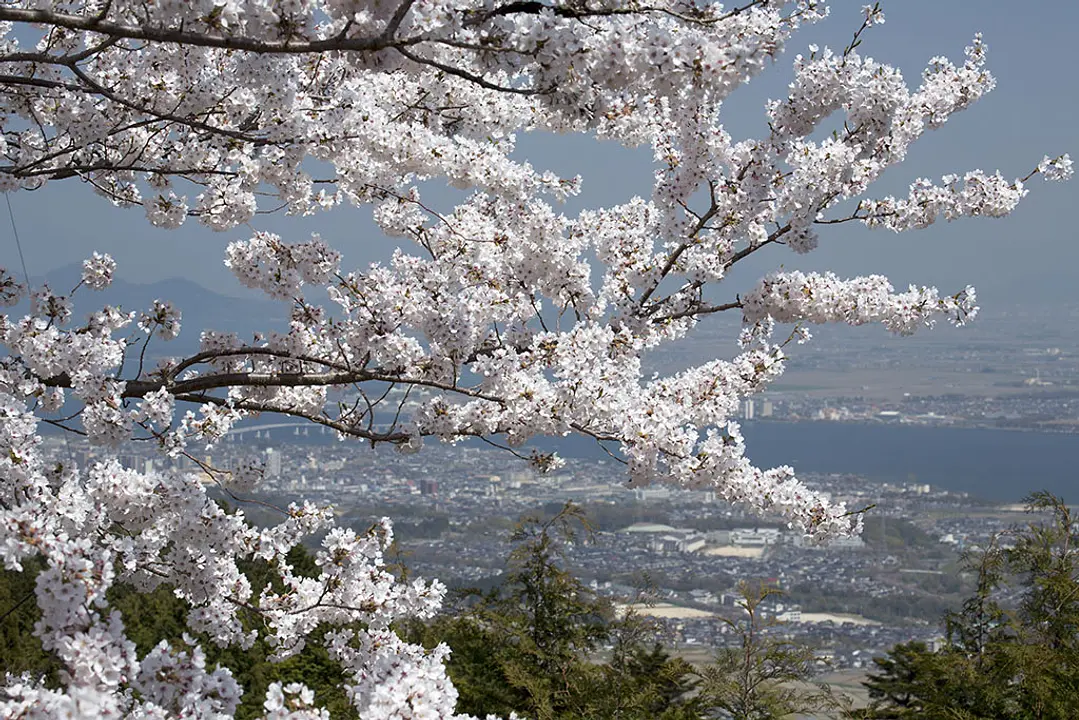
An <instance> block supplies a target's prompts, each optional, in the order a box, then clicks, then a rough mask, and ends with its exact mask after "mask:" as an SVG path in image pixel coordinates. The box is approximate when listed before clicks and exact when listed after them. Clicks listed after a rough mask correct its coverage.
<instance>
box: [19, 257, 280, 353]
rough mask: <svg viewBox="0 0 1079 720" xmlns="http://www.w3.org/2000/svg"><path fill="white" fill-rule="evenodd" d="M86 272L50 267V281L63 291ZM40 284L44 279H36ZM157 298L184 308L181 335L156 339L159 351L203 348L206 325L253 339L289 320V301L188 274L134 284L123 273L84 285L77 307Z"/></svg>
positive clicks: (128, 306) (144, 305) (139, 305)
mask: <svg viewBox="0 0 1079 720" xmlns="http://www.w3.org/2000/svg"><path fill="white" fill-rule="evenodd" d="M80 276H81V266H80V265H68V266H65V267H63V268H59V269H57V270H55V271H53V272H50V273H49V274H48V275H47V276H46V277H45V281H46V282H47V283H48V285H49V287H50V288H52V289H53V291H54V292H57V293H66V292H69V291H70V290H71V288H73V287H75V285H76V284H77V283H78V282H79V278H80ZM34 282H35V283H40V282H41V280H40V279H35V280H34ZM154 300H167V301H169V302H171V303H172V304H173V305H175V306H176V307H177V308H179V309H180V311H181V312H182V313H183V317H182V319H181V330H180V336H179V337H178V338H177V339H176V340H173V341H171V342H168V343H156V351H157V352H156V353H155V354H167V355H176V354H182V353H189V352H191V351H192V350H193V349H195V348H197V347H198V343H199V333H200V332H202V331H203V330H218V331H220V332H235V333H238V334H239V335H240V337H241V338H249V337H250V335H251V333H252V332H254V331H259V332H266V331H268V330H282V329H284V328H285V326H286V324H287V320H288V311H287V308H286V306H285V305H284V304H283V303H279V302H271V301H270V300H264V299H262V298H260V297H259V296H258V295H256V294H255V293H254V291H252V293H251V297H233V296H228V295H222V294H220V293H218V292H215V291H213V290H211V289H209V288H205V287H203V286H202V285H199V284H198V283H194V282H192V281H190V280H185V279H182V278H172V279H169V280H161V281H158V282H154V283H149V284H138V283H132V282H129V281H127V280H123V279H120V278H117V279H115V280H114V281H113V283H112V285H111V286H110V287H109V288H107V289H106V290H103V291H101V292H94V291H92V290H88V289H86V288H80V289H79V291H78V293H77V294H76V302H75V310H76V313H77V314H78V315H79V316H80V317H84V316H85V315H87V314H89V313H91V312H93V311H95V310H98V309H100V308H101V307H102V306H104V305H116V306H119V307H121V308H123V309H124V310H136V311H139V310H146V309H148V308H149V307H150V306H151V305H153V302H154Z"/></svg>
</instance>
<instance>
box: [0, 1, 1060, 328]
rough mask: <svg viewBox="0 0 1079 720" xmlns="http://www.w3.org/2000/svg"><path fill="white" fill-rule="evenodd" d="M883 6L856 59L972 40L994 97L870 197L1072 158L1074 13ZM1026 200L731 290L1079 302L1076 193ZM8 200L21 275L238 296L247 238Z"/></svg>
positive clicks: (627, 158)
mask: <svg viewBox="0 0 1079 720" xmlns="http://www.w3.org/2000/svg"><path fill="white" fill-rule="evenodd" d="M862 4H863V0H855V1H853V2H852V1H849V0H839V1H836V2H832V3H831V4H830V5H831V10H832V17H831V18H829V19H828V20H827V21H825V22H824V23H821V24H819V25H817V26H814V27H811V28H808V29H806V30H804V31H802V32H801V33H800V34H799V35H797V36H796V37H795V38H794V39H793V41H792V42H791V43H790V44H789V45H788V47H787V51H786V53H785V54H784V55H783V56H781V57H780V58H779V61H778V62H777V63H776V65H775V66H774V67H773V68H771V69H770V70H769V71H767V72H766V73H765V74H764V75H762V76H760V77H759V78H757V79H756V80H754V81H753V82H752V83H751V84H750V85H749V86H747V87H745V88H743V89H741V90H739V91H738V92H737V93H736V94H735V95H734V96H732V98H731V99H730V100H729V101H728V104H727V106H726V107H725V112H726V117H725V124H726V127H727V128H728V130H729V131H730V132H731V133H732V135H734V137H735V138H743V137H748V136H757V135H760V134H762V133H763V132H764V112H763V106H764V102H765V100H766V99H768V98H770V97H778V96H780V95H781V94H783V92H784V89H785V86H786V84H787V83H788V82H789V80H790V77H791V70H790V66H791V62H792V58H793V56H794V54H796V53H798V52H805V50H806V47H807V46H808V45H809V44H810V43H817V44H819V45H822V46H823V45H828V46H831V47H835V48H842V47H843V46H844V45H845V44H846V42H847V40H848V39H849V37H850V34H851V32H852V31H853V30H854V29H855V28H856V27H857V25H858V23H859V22H860V13H859V8H860V7H861V5H862ZM883 8H884V11H885V13H886V15H887V22H886V24H885V25H883V26H881V27H878V28H874V29H872V30H871V31H870V32H869V33H868V35H867V36H866V39H865V42H864V44H863V45H862V47H861V48H860V51H861V52H862V54H864V55H868V56H872V57H873V58H875V59H877V60H879V61H882V62H888V63H891V64H894V65H897V66H898V67H899V68H900V69H901V70H902V71H903V74H904V76H905V77H906V78H907V79H908V83H909V84H911V85H915V86H916V85H917V84H918V82H919V77H920V73H921V70H922V68H923V67H924V66H925V63H926V61H927V60H928V59H929V58H931V57H933V56H935V55H945V56H947V57H949V58H951V59H953V60H954V61H957V62H961V61H962V58H963V48H964V47H965V46H966V45H967V44H968V43H969V41H970V39H971V38H972V37H973V35H974V33H976V32H979V31H980V32H982V33H983V35H984V38H985V41H986V43H987V45H988V47H989V67H990V69H991V70H992V72H993V73H994V74H995V75H996V77H997V89H996V90H995V91H994V92H993V93H991V94H990V95H989V96H987V97H985V98H984V99H983V100H982V101H980V102H979V103H977V104H976V105H975V106H974V107H972V108H970V109H969V110H967V111H965V112H964V113H962V114H960V115H957V116H955V117H953V118H952V120H951V121H950V122H949V123H948V124H947V125H946V126H945V127H944V128H943V129H941V130H939V131H937V132H935V133H932V134H930V135H928V136H926V137H925V138H923V139H922V140H920V141H919V142H918V143H917V144H916V145H915V146H914V148H913V149H912V151H911V153H910V155H909V158H908V160H907V162H906V163H905V164H904V165H902V166H901V167H898V168H895V169H893V170H891V171H889V173H888V174H887V175H886V176H885V177H884V178H883V179H882V182H881V183H880V184H878V185H877V186H876V187H875V194H885V193H897V194H905V193H906V186H907V185H908V184H909V183H910V181H911V180H913V179H915V178H918V177H931V178H939V177H940V176H941V175H942V174H945V173H949V172H963V171H966V170H970V169H975V168H981V169H983V170H987V171H992V170H996V169H1000V170H1001V171H1002V172H1003V173H1004V174H1005V176H1007V177H1015V176H1022V175H1024V174H1026V172H1028V171H1029V170H1030V169H1031V168H1033V167H1034V166H1035V165H1037V163H1038V162H1039V161H1040V160H1041V158H1042V156H1043V155H1044V154H1049V155H1057V154H1059V153H1062V152H1070V153H1071V154H1072V156H1073V157H1074V158H1075V159H1076V160H1077V161H1079V122H1077V118H1076V116H1077V113H1079V62H1077V60H1076V46H1077V44H1079V36H1077V28H1079V3H1076V2H1072V1H1071V0H1027V1H1026V2H1023V3H1016V2H1003V1H1002V0H890V1H888V2H884V3H883ZM537 151H539V152H537ZM519 152H521V153H522V154H526V155H529V156H530V157H531V158H532V160H533V162H534V164H536V165H537V166H540V167H549V168H551V169H553V170H555V171H556V172H560V173H563V174H567V175H572V174H576V173H580V174H582V175H583V177H584V180H585V193H584V195H583V197H582V198H581V199H580V201H575V202H573V203H572V204H570V205H569V206H567V210H570V211H572V210H575V209H576V208H577V207H580V205H581V204H582V203H587V204H595V203H603V204H610V203H616V202H621V201H624V200H626V199H628V198H630V197H631V196H633V195H635V194H641V195H647V194H648V192H649V189H650V184H651V169H650V153H649V151H648V150H647V149H645V150H632V151H631V150H625V149H622V148H620V147H618V146H617V145H614V144H610V143H605V144H599V143H596V142H594V141H591V140H588V139H586V138H579V137H555V138H549V137H536V138H533V137H527V138H522V142H521V143H520V146H519ZM1031 190H1032V192H1031V194H1030V196H1029V197H1028V198H1027V199H1026V200H1025V201H1024V202H1023V204H1022V205H1021V206H1020V207H1019V209H1018V210H1017V211H1016V212H1015V213H1014V214H1013V215H1012V216H1011V217H1010V218H1007V219H1005V220H964V221H960V222H957V223H952V224H941V225H937V226H935V227H933V228H931V229H929V230H927V231H922V232H919V233H906V234H903V235H894V234H892V233H890V232H885V231H874V232H870V231H868V230H866V229H865V228H863V227H860V226H858V227H853V226H848V227H837V228H834V229H829V230H826V231H825V232H824V233H822V240H821V247H820V249H819V250H818V251H816V252H814V253H812V254H811V255H809V256H805V257H802V256H797V255H794V254H793V253H791V252H789V251H787V250H786V249H785V248H776V250H775V251H774V252H771V253H770V254H765V253H762V254H761V258H760V260H759V261H758V262H757V264H756V265H755V266H753V267H749V268H746V269H745V270H743V271H742V272H740V273H739V274H738V275H736V276H734V277H733V278H731V287H730V293H731V295H732V296H733V295H734V293H735V292H738V291H739V290H743V289H744V288H745V286H746V284H748V282H750V281H752V280H753V279H755V277H756V276H758V275H759V274H760V273H762V272H763V271H765V270H766V269H767V268H769V267H775V266H777V265H778V264H780V263H783V264H785V265H786V266H787V267H788V268H790V267H806V268H813V269H824V268H832V269H835V270H836V271H837V272H839V273H841V274H844V275H850V274H858V273H869V272H882V273H885V274H888V275H889V276H891V277H892V279H893V281H894V282H895V283H896V284H897V285H905V284H906V283H909V282H918V283H928V284H936V285H938V286H940V287H941V288H942V289H946V290H951V289H957V288H959V287H962V286H964V285H965V284H967V283H971V284H974V285H976V286H977V287H978V288H979V294H980V300H981V304H982V305H983V307H985V308H986V309H996V310H999V309H1002V308H1003V307H1004V306H1007V305H1009V304H1014V303H1016V302H1017V301H1021V302H1030V301H1034V302H1039V303H1040V302H1045V301H1050V300H1053V301H1055V300H1061V299H1063V300H1066V301H1071V302H1073V303H1074V302H1076V301H1079V283H1077V282H1076V279H1077V275H1076V268H1077V267H1079V247H1077V242H1076V241H1077V239H1079V238H1077V237H1076V235H1077V233H1076V230H1075V227H1076V224H1075V220H1074V217H1075V211H1076V207H1077V206H1079V182H1072V183H1070V184H1063V185H1062V184H1047V183H1044V182H1042V181H1041V180H1036V181H1034V182H1033V183H1032V185H1031ZM427 197H428V198H432V197H433V196H431V195H428V196H427ZM11 201H12V205H13V207H14V210H15V216H16V220H17V222H18V225H19V230H20V233H21V236H22V239H23V247H24V250H25V253H26V262H27V265H28V267H29V271H30V273H31V275H35V276H40V275H43V274H45V273H47V272H49V271H51V270H53V269H55V268H57V267H60V266H63V265H67V264H70V263H73V262H76V261H78V260H81V259H82V258H83V257H85V256H86V255H88V254H89V253H90V252H91V251H92V250H99V251H108V252H110V253H112V254H113V256H114V257H115V258H116V259H117V261H118V262H119V263H120V270H119V274H120V276H121V277H124V278H126V279H129V280H134V281H141V282H148V281H153V280H159V279H164V278H168V277H177V276H179V277H186V278H189V279H192V280H195V281H197V282H199V283H202V284H204V285H206V286H209V287H213V288H215V289H217V290H218V291H220V292H224V293H229V294H236V293H240V292H242V289H241V288H240V287H239V286H238V284H237V283H236V282H235V281H234V280H233V279H232V278H231V275H230V274H229V273H228V271H227V270H226V269H225V268H224V267H223V265H222V264H221V258H222V251H223V248H224V246H225V244H226V243H227V242H229V241H231V240H235V239H241V238H243V237H245V236H247V235H248V234H249V233H250V230H249V229H246V228H238V229H236V230H232V231H229V232H226V233H213V232H211V231H209V230H207V229H205V228H203V227H202V226H199V225H197V224H196V223H193V222H192V223H189V224H188V225H187V226H185V227H184V228H182V229H181V230H177V231H162V230H157V229H155V228H152V227H150V226H149V224H148V223H147V222H146V220H145V218H144V216H143V214H142V213H141V212H140V211H137V210H119V209H116V208H113V207H112V206H111V205H109V204H108V203H107V202H106V201H104V200H103V199H101V198H99V197H98V196H96V195H94V194H93V193H91V192H90V191H89V190H87V188H86V187H85V186H83V185H81V184H80V183H79V182H78V181H74V180H67V181H62V182H57V183H53V184H51V185H49V186H47V187H46V188H45V189H44V190H41V191H38V192H35V193H25V192H24V193H18V194H16V195H13V196H12V197H11ZM252 225H253V226H254V227H256V228H258V229H266V230H274V231H277V232H281V233H283V234H286V235H288V236H290V237H294V238H296V239H302V238H303V237H305V236H306V235H307V234H308V233H310V232H312V231H318V232H320V233H321V234H322V236H323V238H324V239H326V240H328V241H330V242H332V243H333V244H334V245H335V246H336V247H338V248H339V249H340V250H341V251H342V252H343V253H344V255H345V264H346V267H355V266H358V265H365V264H366V263H367V262H370V261H372V260H377V259H383V258H385V257H387V256H388V254H389V252H390V250H391V249H392V247H393V245H392V244H391V243H390V241H388V240H386V239H385V238H381V237H380V236H379V235H378V233H377V230H376V229H375V227H374V225H373V224H371V223H370V221H369V212H368V211H365V210H357V209H353V208H341V209H339V210H336V211H334V212H332V213H328V214H323V215H321V216H317V217H314V218H303V219H296V218H287V217H284V216H273V217H260V218H257V219H256V220H255V221H254V222H253V223H252ZM0 228H2V229H0V264H3V265H6V266H8V267H11V268H15V267H17V262H18V260H17V256H16V250H15V245H14V241H13V239H12V237H11V233H10V230H9V229H7V223H6V219H5V220H4V221H2V222H0Z"/></svg>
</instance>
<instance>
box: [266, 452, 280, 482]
mask: <svg viewBox="0 0 1079 720" xmlns="http://www.w3.org/2000/svg"><path fill="white" fill-rule="evenodd" d="M266 477H272V478H275V477H281V451H279V450H274V449H273V448H266Z"/></svg>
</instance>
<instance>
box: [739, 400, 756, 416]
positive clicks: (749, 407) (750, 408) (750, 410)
mask: <svg viewBox="0 0 1079 720" xmlns="http://www.w3.org/2000/svg"><path fill="white" fill-rule="evenodd" d="M755 409H756V407H755V405H754V403H753V401H752V400H746V401H745V402H744V403H742V417H743V418H744V419H746V420H752V419H753V418H754V416H755V415H756V413H755V412H754V411H755Z"/></svg>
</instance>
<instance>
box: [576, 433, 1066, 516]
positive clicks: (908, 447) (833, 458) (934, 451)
mask: <svg viewBox="0 0 1079 720" xmlns="http://www.w3.org/2000/svg"><path fill="white" fill-rule="evenodd" d="M742 434H743V435H744V436H745V439H746V454H747V455H748V456H749V457H750V458H751V459H752V460H753V462H754V463H755V464H756V465H757V466H758V467H764V468H768V467H774V466H776V465H790V466H791V467H793V468H794V469H795V471H802V472H815V473H854V474H857V475H863V476H865V477H868V478H872V479H874V480H880V481H884V482H900V483H906V482H917V483H928V484H929V485H933V486H935V487H938V488H942V489H945V490H951V491H953V492H967V493H970V494H971V495H974V496H976V497H980V498H984V499H987V500H997V501H1005V502H1018V501H1020V500H1022V499H1023V497H1024V496H1025V495H1026V494H1027V493H1030V492H1032V491H1034V490H1048V491H1050V492H1052V493H1054V494H1056V495H1059V496H1061V497H1063V498H1064V499H1065V500H1067V501H1070V502H1079V434H1064V433H1039V432H1024V431H1019V430H993V429H987V428H954V427H926V426H921V425H899V424H895V425H892V424H857V423H839V422H789V423H788V422H774V421H760V420H758V421H753V422H748V423H743V424H742ZM557 447H558V449H559V452H561V453H563V454H564V455H565V456H566V457H584V456H587V457H594V458H601V457H603V454H602V452H599V451H597V450H596V449H595V448H594V444H592V443H591V442H590V441H586V440H584V439H578V438H564V439H562V440H560V441H559V442H558V443H557Z"/></svg>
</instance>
